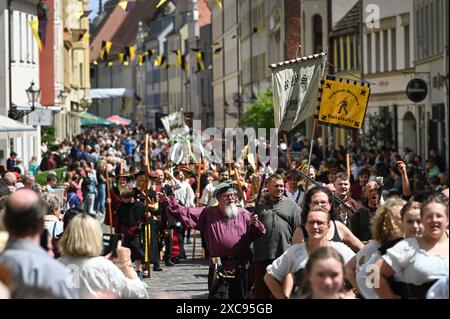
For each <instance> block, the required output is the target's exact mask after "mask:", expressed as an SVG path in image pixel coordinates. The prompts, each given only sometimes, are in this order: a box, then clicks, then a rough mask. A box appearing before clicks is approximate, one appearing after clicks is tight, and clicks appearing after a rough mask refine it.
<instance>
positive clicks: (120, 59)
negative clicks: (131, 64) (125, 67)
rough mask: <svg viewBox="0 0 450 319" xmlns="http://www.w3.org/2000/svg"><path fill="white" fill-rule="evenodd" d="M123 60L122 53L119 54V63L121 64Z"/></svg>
mask: <svg viewBox="0 0 450 319" xmlns="http://www.w3.org/2000/svg"><path fill="white" fill-rule="evenodd" d="M124 60H125V59H124V54H123V53H119V61H120V62H123V61H124Z"/></svg>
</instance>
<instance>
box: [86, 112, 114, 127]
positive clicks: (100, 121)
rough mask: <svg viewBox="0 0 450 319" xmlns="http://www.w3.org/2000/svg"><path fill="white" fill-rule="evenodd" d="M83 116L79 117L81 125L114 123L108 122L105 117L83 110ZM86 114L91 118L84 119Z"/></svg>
mask: <svg viewBox="0 0 450 319" xmlns="http://www.w3.org/2000/svg"><path fill="white" fill-rule="evenodd" d="M82 114H83V116H84V117H82V118H81V119H80V122H81V126H96V125H98V126H112V125H116V123H113V122H110V121H108V120H107V119H105V118H103V117H100V116H97V115H95V114H92V113H89V112H86V111H85V112H83V113H82ZM86 116H88V117H90V118H91V119H86V118H85V117H86Z"/></svg>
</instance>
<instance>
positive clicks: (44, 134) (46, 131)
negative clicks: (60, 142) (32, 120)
mask: <svg viewBox="0 0 450 319" xmlns="http://www.w3.org/2000/svg"><path fill="white" fill-rule="evenodd" d="M41 141H42V142H47V143H48V146H53V145H54V144H55V141H56V129H55V127H54V126H41Z"/></svg>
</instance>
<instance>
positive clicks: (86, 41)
mask: <svg viewBox="0 0 450 319" xmlns="http://www.w3.org/2000/svg"><path fill="white" fill-rule="evenodd" d="M89 37H90V36H89V33H88V32H86V33H85V34H84V35H83V38H82V41H83V42H85V43H89Z"/></svg>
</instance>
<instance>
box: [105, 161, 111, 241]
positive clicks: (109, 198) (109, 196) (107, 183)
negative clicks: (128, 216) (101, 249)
mask: <svg viewBox="0 0 450 319" xmlns="http://www.w3.org/2000/svg"><path fill="white" fill-rule="evenodd" d="M105 170H106V198H107V199H108V200H107V203H108V217H109V232H110V233H111V234H112V233H113V231H112V225H113V220H112V210H111V193H110V188H109V172H108V164H106V168H105Z"/></svg>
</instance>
